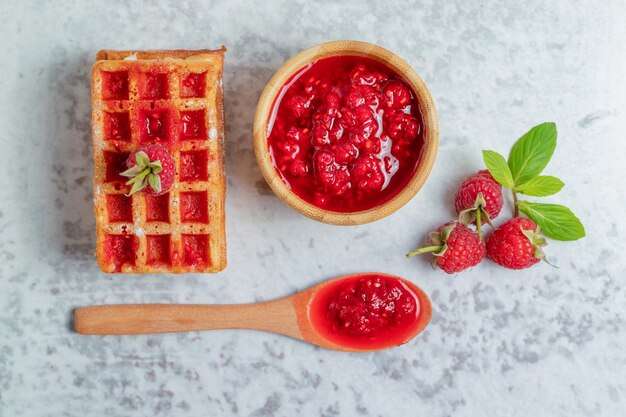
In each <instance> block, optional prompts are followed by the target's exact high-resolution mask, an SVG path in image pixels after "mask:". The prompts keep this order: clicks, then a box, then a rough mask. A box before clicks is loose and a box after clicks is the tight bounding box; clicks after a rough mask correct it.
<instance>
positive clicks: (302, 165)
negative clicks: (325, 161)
mask: <svg viewBox="0 0 626 417" xmlns="http://www.w3.org/2000/svg"><path fill="white" fill-rule="evenodd" d="M289 173H290V174H291V175H293V176H294V177H302V176H305V175H307V174H308V173H309V165H308V164H307V163H306V162H304V161H303V160H302V159H295V160H294V161H293V162H292V163H291V165H289Z"/></svg>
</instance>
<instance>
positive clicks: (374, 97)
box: [359, 85, 383, 108]
mask: <svg viewBox="0 0 626 417" xmlns="http://www.w3.org/2000/svg"><path fill="white" fill-rule="evenodd" d="M359 91H360V92H361V95H362V96H363V98H364V99H365V104H367V105H368V106H369V107H373V108H378V105H379V104H380V102H381V101H382V99H383V96H382V94H381V93H380V91H378V90H377V89H375V88H374V87H370V86H367V85H363V86H360V87H359Z"/></svg>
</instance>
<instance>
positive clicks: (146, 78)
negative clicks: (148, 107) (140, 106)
mask: <svg viewBox="0 0 626 417" xmlns="http://www.w3.org/2000/svg"><path fill="white" fill-rule="evenodd" d="M168 87H169V85H168V78H167V74H158V73H142V74H141V76H140V77H139V96H140V97H141V98H142V99H151V100H159V99H166V98H168V97H169V88H168Z"/></svg>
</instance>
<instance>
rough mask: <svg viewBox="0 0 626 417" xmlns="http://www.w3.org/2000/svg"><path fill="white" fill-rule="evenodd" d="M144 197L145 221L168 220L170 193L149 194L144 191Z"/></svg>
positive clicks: (167, 221)
mask: <svg viewBox="0 0 626 417" xmlns="http://www.w3.org/2000/svg"><path fill="white" fill-rule="evenodd" d="M144 195H145V198H146V221H147V222H166V223H169V221H170V194H169V193H165V194H162V195H150V194H146V193H144Z"/></svg>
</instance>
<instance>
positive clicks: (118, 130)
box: [104, 112, 130, 142]
mask: <svg viewBox="0 0 626 417" xmlns="http://www.w3.org/2000/svg"><path fill="white" fill-rule="evenodd" d="M104 139H105V140H118V141H123V142H130V117H129V115H128V112H114V113H109V112H105V113H104Z"/></svg>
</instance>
